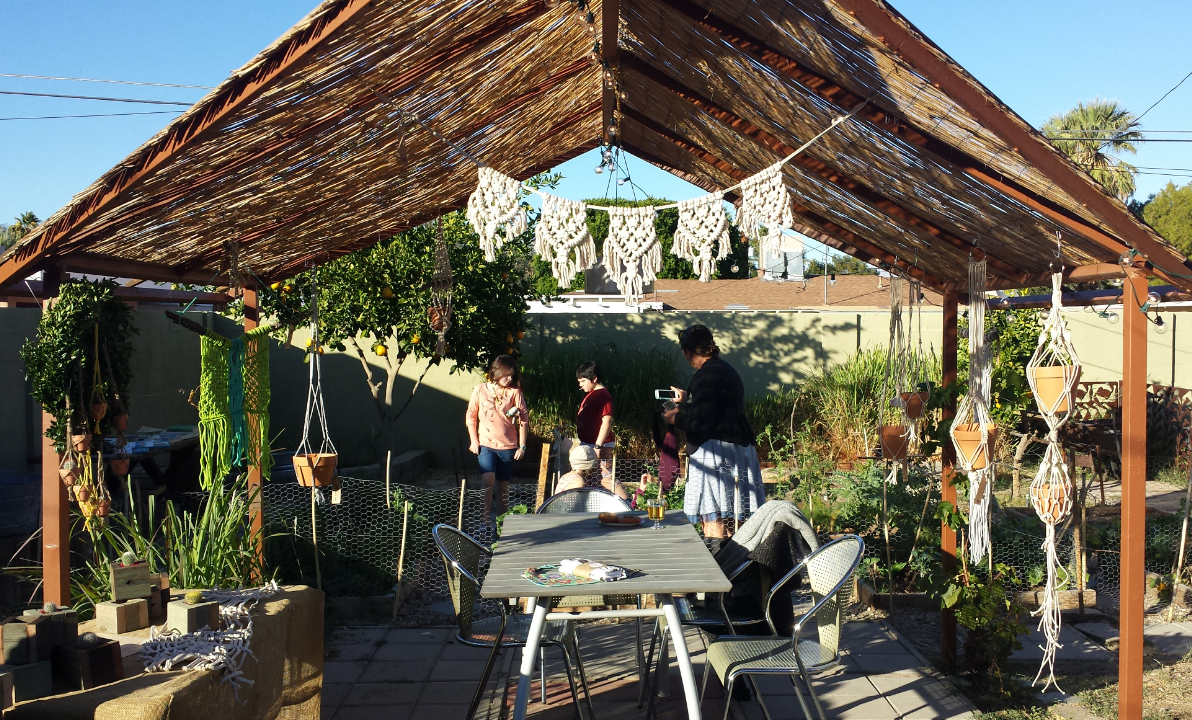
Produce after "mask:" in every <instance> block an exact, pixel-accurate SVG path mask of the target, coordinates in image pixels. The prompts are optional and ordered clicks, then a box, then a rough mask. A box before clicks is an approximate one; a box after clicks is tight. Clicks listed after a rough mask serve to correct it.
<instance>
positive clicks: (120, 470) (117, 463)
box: [108, 455, 132, 475]
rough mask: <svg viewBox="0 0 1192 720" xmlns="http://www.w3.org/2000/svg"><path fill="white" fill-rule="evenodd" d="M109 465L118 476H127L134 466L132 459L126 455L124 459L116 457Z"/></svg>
mask: <svg viewBox="0 0 1192 720" xmlns="http://www.w3.org/2000/svg"><path fill="white" fill-rule="evenodd" d="M108 465H109V466H110V467H111V468H112V473H114V474H116V475H127V474H128V468H129V466H130V465H132V461H131V459H130V458H129V457H128V456H127V455H125V456H122V457H114V458H112V459H111V460H109V461H108Z"/></svg>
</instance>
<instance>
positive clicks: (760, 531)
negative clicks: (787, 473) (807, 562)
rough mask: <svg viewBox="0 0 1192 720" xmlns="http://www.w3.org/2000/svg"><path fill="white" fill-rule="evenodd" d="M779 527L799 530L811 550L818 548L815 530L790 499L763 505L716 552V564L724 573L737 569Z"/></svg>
mask: <svg viewBox="0 0 1192 720" xmlns="http://www.w3.org/2000/svg"><path fill="white" fill-rule="evenodd" d="M778 524H782V525H789V526H790V527H792V528H794V529H795V530H797V531H798V533H799V536H800V537H801V538H803V542H805V543H807V549H808V550H809V551H811V550H815V549H816V548H818V547H819V540H817V539H816V537H815V529H814V528H812V527H811V523H809V522H807V518H806V517H804V515H803V513H802V512H801V511H800V510H799V508H798V506H797V505H795V504H794V503H793V502H789V501H787V500H770V501H768V502H765V503H762V505H761V507H759V508H758V509H757V511H756V512H754V513H753V514H752V515H750V516H749V519H748V520H746V521H745V524H744V525H742V526H741V528H740V529H739V530H737V532H736V533H734V534H733V537H732V540H731V541H730V542H727V543H725V544H724V545H723V546H722V547H721V549H720V552H718V553H716V562H717V563H718V564H719V565H720V567H721V569H722V570H725V571H730V570H733V569H735V568H737V567H738V566H739V565H740V564H741V563H743V562H745V561H746V560H748V559H749V553H751V552H753V551H754V550H756V549H757V546H758V545H761V544H762V542H763V541H765V539H766V538H768V537H770V533H772V532H774V526H775V525H778Z"/></svg>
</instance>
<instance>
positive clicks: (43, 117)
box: [0, 110, 183, 121]
mask: <svg viewBox="0 0 1192 720" xmlns="http://www.w3.org/2000/svg"><path fill="white" fill-rule="evenodd" d="M180 112H183V111H182V110H150V111H148V112H126V113H95V114H93V115H38V116H31V117H0V121H4V120H63V119H66V118H96V117H124V116H126V115H169V114H170V113H180Z"/></svg>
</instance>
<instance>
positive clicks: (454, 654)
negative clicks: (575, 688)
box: [439, 642, 587, 660]
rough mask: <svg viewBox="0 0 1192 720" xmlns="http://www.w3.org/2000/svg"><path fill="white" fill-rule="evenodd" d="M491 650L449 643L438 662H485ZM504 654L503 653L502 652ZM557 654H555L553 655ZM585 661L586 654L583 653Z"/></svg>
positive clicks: (444, 647)
mask: <svg viewBox="0 0 1192 720" xmlns="http://www.w3.org/2000/svg"><path fill="white" fill-rule="evenodd" d="M491 651H492V648H487V647H473V646H471V645H464V644H463V643H460V642H455V643H449V644H447V645H444V646H443V651H442V652H440V653H439V659H440V660H477V659H479V660H487V659H488V654H489V652H491ZM502 652H504V651H502ZM555 654H556V655H557V654H558V653H557V652H556V653H555ZM584 659H585V660H587V654H586V653H585V657H584Z"/></svg>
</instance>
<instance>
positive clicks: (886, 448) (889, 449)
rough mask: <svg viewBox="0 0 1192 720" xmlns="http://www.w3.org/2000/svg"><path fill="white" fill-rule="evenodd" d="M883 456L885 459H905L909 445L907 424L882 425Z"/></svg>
mask: <svg viewBox="0 0 1192 720" xmlns="http://www.w3.org/2000/svg"><path fill="white" fill-rule="evenodd" d="M880 434H881V438H882V458H883V459H884V460H905V459H906V450H907V445H908V444H909V442H908V438H907V435H908V433H907V429H906V426H905V425H882V427H881V430H880Z"/></svg>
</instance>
